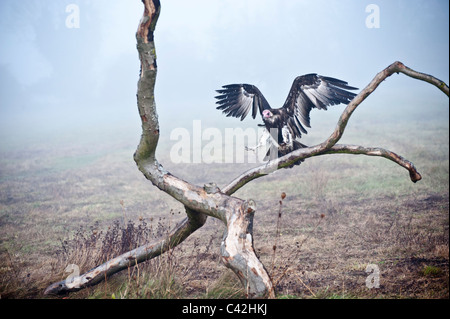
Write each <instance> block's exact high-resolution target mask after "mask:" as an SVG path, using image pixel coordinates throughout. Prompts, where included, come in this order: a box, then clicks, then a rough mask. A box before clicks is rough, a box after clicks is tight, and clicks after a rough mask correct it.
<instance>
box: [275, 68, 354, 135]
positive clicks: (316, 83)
mask: <svg viewBox="0 0 450 319" xmlns="http://www.w3.org/2000/svg"><path fill="white" fill-rule="evenodd" d="M346 90H357V88H354V87H351V86H348V85H347V82H344V81H342V80H338V79H335V78H330V77H325V76H320V75H317V74H306V75H302V76H298V77H297V78H295V80H294V83H293V84H292V87H291V90H290V91H289V95H288V97H287V99H286V102H284V105H283V107H282V108H281V109H282V111H284V112H282V113H285V114H286V115H287V116H288V118H287V119H285V120H286V122H287V123H288V125H289V126H290V128H291V130H292V131H293V132H294V135H295V136H294V137H300V136H301V134H300V131H302V132H306V130H305V128H304V127H303V126H302V124H303V125H305V126H306V127H311V125H310V118H309V113H310V112H311V110H312V109H313V108H318V109H324V110H326V109H327V107H328V106H330V105H336V104H340V103H343V104H348V103H349V102H350V101H351V100H352V99H353V98H354V97H355V96H356V94H355V93H352V92H348V91H346ZM281 109H280V111H281Z"/></svg>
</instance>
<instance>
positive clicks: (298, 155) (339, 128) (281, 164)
mask: <svg viewBox="0 0 450 319" xmlns="http://www.w3.org/2000/svg"><path fill="white" fill-rule="evenodd" d="M399 72H401V73H403V74H405V75H407V76H410V77H413V78H415V79H419V80H422V81H426V82H428V83H431V84H432V85H434V86H436V87H437V88H439V89H440V90H441V91H442V92H444V93H445V94H446V95H447V96H448V95H449V87H448V85H447V84H445V83H444V82H443V81H441V80H439V79H437V78H435V77H433V76H431V75H428V74H425V73H420V72H417V71H414V70H412V69H410V68H408V67H406V66H405V65H404V64H403V63H401V62H399V61H396V62H394V63H392V64H391V65H389V66H388V67H387V68H386V69H384V70H383V71H381V72H379V73H378V74H377V75H376V76H375V77H374V78H373V80H372V81H371V82H370V83H369V84H368V85H367V86H366V87H365V88H364V89H363V90H362V91H361V92H360V93H359V94H358V95H357V96H355V98H354V99H353V100H352V101H350V103H349V104H348V105H347V107H346V108H345V109H344V111H343V113H342V114H341V116H340V118H339V120H338V123H337V125H336V128H335V130H334V131H333V133H332V134H331V135H330V137H329V138H328V139H327V140H325V141H324V142H322V143H320V144H318V145H315V146H311V147H307V148H302V149H299V150H296V151H294V152H292V153H289V154H287V155H285V156H283V157H280V158H277V159H276V160H273V161H270V162H268V163H266V164H264V165H261V166H259V167H256V168H253V169H250V170H248V171H247V172H245V173H243V174H241V175H240V176H238V177H237V178H235V179H234V180H233V181H231V182H230V183H229V184H228V185H227V186H225V187H224V188H222V192H224V193H225V194H228V195H231V194H233V193H234V192H236V191H237V190H238V189H240V188H241V187H243V186H244V185H245V184H247V183H248V182H250V181H252V180H254V179H256V178H259V177H262V176H265V175H267V174H268V173H270V172H273V171H275V170H277V169H280V168H285V167H289V166H290V165H292V164H293V163H295V162H296V161H297V160H299V159H305V158H308V157H312V156H317V155H323V154H332V153H348V154H365V155H370V156H381V157H385V158H388V159H390V160H392V161H394V162H395V163H397V164H399V165H400V166H402V167H404V168H406V169H407V170H408V171H409V173H410V178H411V181H413V182H417V181H419V180H420V179H421V178H422V177H421V176H420V174H419V173H418V172H417V170H416V168H415V167H414V165H413V164H412V163H411V162H409V161H408V160H406V159H404V158H403V157H401V156H399V155H397V154H395V153H393V152H391V151H388V150H384V149H381V148H364V147H362V146H351V147H350V146H346V147H344V145H341V146H338V147H335V146H336V145H335V144H336V143H337V142H338V141H339V140H340V139H341V137H342V135H343V134H344V130H345V127H346V126H347V123H348V121H349V119H350V116H351V115H352V113H353V112H354V111H355V110H356V108H357V107H358V105H360V104H361V103H362V102H363V101H364V100H365V99H366V98H367V97H368V96H369V95H370V94H371V93H372V92H373V91H375V89H376V88H377V87H378V85H380V83H381V82H383V81H384V80H385V79H386V78H387V77H389V76H391V75H392V74H394V73H399Z"/></svg>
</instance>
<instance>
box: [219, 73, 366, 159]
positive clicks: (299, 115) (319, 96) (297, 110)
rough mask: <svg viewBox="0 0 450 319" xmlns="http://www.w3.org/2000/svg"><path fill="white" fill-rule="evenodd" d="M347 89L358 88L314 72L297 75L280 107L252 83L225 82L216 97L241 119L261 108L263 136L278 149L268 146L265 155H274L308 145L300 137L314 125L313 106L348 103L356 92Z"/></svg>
mask: <svg viewBox="0 0 450 319" xmlns="http://www.w3.org/2000/svg"><path fill="white" fill-rule="evenodd" d="M347 90H357V88H355V87H351V86H349V85H348V83H347V82H345V81H342V80H338V79H335V78H331V77H326V76H321V75H317V74H314V73H313V74H306V75H301V76H298V77H296V78H295V80H294V82H293V83H292V87H291V90H290V91H289V94H288V97H287V99H286V101H285V102H284V104H283V106H282V107H280V108H278V109H273V108H271V107H270V105H269V103H268V102H267V100H266V98H265V97H264V95H263V94H262V93H261V91H260V90H259V89H258V88H257V87H256V86H254V85H251V84H229V85H224V86H222V89H220V90H217V92H218V93H220V95H218V96H216V97H215V98H216V99H217V102H216V104H218V105H219V106H218V107H217V109H219V110H222V111H223V113H225V114H226V115H227V116H232V117H237V118H239V117H240V119H241V121H242V120H243V119H244V118H245V117H246V116H247V114H248V113H249V112H250V110H251V111H252V117H253V118H256V114H257V113H258V111H259V113H260V114H261V117H262V120H263V122H264V124H263V125H261V126H265V132H264V133H265V135H264V136H263V138H262V139H266V140H269V141H270V142H271V145H272V146H275V147H276V149H277V150H278V151H277V154H270V149H269V151H268V153H267V154H266V158H274V156H283V155H286V154H288V153H290V152H292V151H294V150H296V149H299V148H303V147H306V145H304V144H302V143H300V141H299V139H300V138H301V136H302V133H304V134H307V131H306V129H305V127H308V128H310V127H311V125H310V117H309V115H310V112H311V110H312V109H313V108H317V109H320V110H327V108H328V106H330V105H337V104H340V103H343V104H348V103H349V102H350V101H351V100H352V99H353V98H354V97H355V96H356V94H355V93H352V92H349V91H347ZM262 144H263V142H260V143H259V144H258V145H257V146H256V147H255V148H252V149H253V150H255V149H256V148H258V147H260V146H262ZM247 149H249V148H247ZM299 162H300V161H299ZM299 162H297V163H296V164H299Z"/></svg>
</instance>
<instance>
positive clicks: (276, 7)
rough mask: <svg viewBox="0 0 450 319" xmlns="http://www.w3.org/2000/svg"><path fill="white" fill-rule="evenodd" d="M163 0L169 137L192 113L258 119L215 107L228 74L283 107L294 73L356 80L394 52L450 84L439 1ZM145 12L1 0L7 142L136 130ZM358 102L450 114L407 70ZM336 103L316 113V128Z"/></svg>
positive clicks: (222, 120)
mask: <svg viewBox="0 0 450 319" xmlns="http://www.w3.org/2000/svg"><path fill="white" fill-rule="evenodd" d="M161 2H162V11H161V15H160V18H159V20H158V24H157V28H156V33H155V43H156V50H157V57H158V60H157V62H158V77H157V83H156V95H155V96H156V103H157V108H158V114H159V119H160V124H161V128H162V132H163V134H166V135H167V134H169V131H170V129H171V128H173V127H176V126H185V127H186V128H190V127H191V126H192V123H193V121H194V120H201V121H202V123H205V127H206V126H222V125H223V126H236V125H242V126H244V127H249V126H254V125H256V124H257V123H259V122H260V121H258V122H257V121H250V120H249V119H246V120H245V121H244V123H240V122H239V121H238V120H237V119H234V118H233V119H232V118H226V117H224V116H223V115H222V114H221V113H220V112H219V111H217V110H216V109H215V100H214V96H215V95H216V93H215V90H216V89H218V88H220V87H221V86H222V85H224V84H229V83H251V84H254V85H256V86H258V88H259V89H260V90H261V91H262V92H263V94H264V95H265V97H266V98H267V99H268V101H269V103H271V105H272V107H279V106H281V105H282V103H283V102H284V100H285V98H286V96H287V93H288V91H289V89H290V86H291V84H292V81H293V79H294V78H295V77H296V76H298V75H301V74H306V73H312V72H314V73H319V74H322V75H327V76H332V77H336V78H339V79H343V80H345V81H348V82H349V84H350V85H353V86H356V87H359V88H363V87H364V86H366V85H367V84H368V83H369V82H370V80H371V79H372V78H373V76H374V75H375V74H376V73H377V72H379V71H380V70H382V69H383V68H385V67H386V66H388V65H389V64H390V63H392V62H394V61H396V60H400V61H402V62H403V63H405V64H406V65H407V66H409V67H411V68H413V69H415V70H418V71H423V72H425V73H429V74H432V75H434V76H436V77H438V78H440V79H441V80H443V81H445V82H446V83H449V40H448V39H449V31H448V30H449V2H448V1H445V0H423V1H422V0H405V1H393V0H389V1H381V0H375V1H361V0H347V1H342V0H339V1H331V0H327V1H301V0H289V1H287V0H283V1H273V0H272V1H268V0H240V1H236V0H235V1H232V0H193V1H185V0H170V1H169V0H168V1H164V0H163V1H161ZM74 5H75V6H74ZM369 5H370V6H369ZM73 8H75V9H76V10H75V11H74V10H73ZM374 8H375V9H374ZM142 11H143V6H142V3H141V1H138V0H134V1H130V0H126V1H125V0H121V1H119V0H114V1H111V0H109V1H105V0H95V1H89V0H79V1H75V0H71V1H46V0H24V1H13V0H4V1H1V2H0V42H1V47H0V70H1V71H0V82H1V86H0V87H1V88H0V90H1V93H0V126H1V127H0V137H1V140H2V141H6V140H7V139H8V138H9V137H11V136H14V135H16V134H19V133H20V134H22V135H25V136H27V135H30V136H35V135H36V134H38V133H39V132H43V133H51V134H55V135H57V134H58V133H59V132H61V131H65V132H67V131H71V130H72V131H74V132H76V131H79V130H80V129H85V128H86V129H87V128H92V127H98V128H102V127H109V128H110V129H111V128H114V127H127V128H131V129H135V130H136V134H138V132H139V130H140V122H139V117H138V115H137V107H136V84H137V80H138V74H139V60H138V55H137V51H136V40H135V31H136V28H137V25H138V22H139V19H140V18H141V16H142ZM74 14H75V15H77V14H78V16H74ZM365 104H366V105H365V106H364V108H361V111H360V110H358V112H359V114H361V115H358V116H360V117H362V116H366V119H372V118H373V119H374V120H375V119H378V120H390V121H393V120H396V119H400V118H402V117H403V116H408V117H415V118H416V119H417V121H421V120H424V119H426V118H427V117H430V116H436V117H437V118H441V121H442V123H444V124H446V123H447V124H446V125H448V100H447V99H446V97H445V96H444V95H443V94H442V93H441V92H440V91H439V90H437V89H436V88H435V87H432V86H431V85H429V84H426V83H423V82H420V81H416V80H413V79H410V78H407V77H406V76H403V75H394V76H392V77H390V78H389V79H388V80H387V81H385V83H383V84H382V85H381V86H380V88H379V90H377V92H376V93H375V94H374V95H373V96H371V97H369V98H368V99H367V101H366V102H365ZM340 111H342V108H341V107H339V108H336V109H335V110H330V112H326V113H325V112H321V113H313V114H312V115H311V117H312V125H313V128H314V125H317V123H319V121H320V118H321V117H322V116H335V115H333V114H338V113H339V112H340ZM333 112H334V113H333ZM328 113H329V114H331V115H328ZM418 129H419V128H418Z"/></svg>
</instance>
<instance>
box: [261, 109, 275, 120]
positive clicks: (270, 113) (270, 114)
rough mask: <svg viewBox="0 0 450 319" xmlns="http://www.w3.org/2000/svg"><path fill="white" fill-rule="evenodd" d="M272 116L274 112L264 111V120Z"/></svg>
mask: <svg viewBox="0 0 450 319" xmlns="http://www.w3.org/2000/svg"><path fill="white" fill-rule="evenodd" d="M272 115H273V114H272V112H270V111H269V110H264V111H262V116H263V119H268V118H271V117H272Z"/></svg>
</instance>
